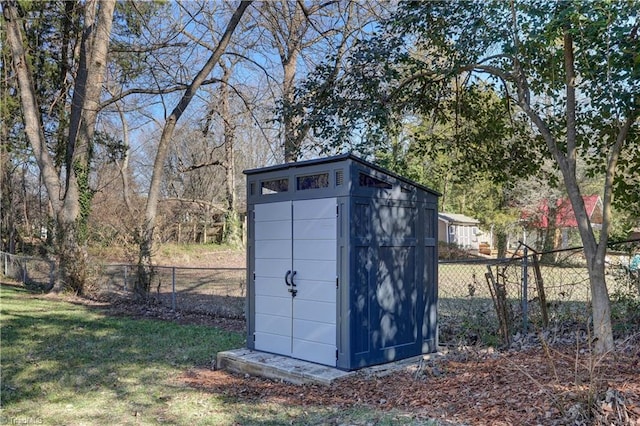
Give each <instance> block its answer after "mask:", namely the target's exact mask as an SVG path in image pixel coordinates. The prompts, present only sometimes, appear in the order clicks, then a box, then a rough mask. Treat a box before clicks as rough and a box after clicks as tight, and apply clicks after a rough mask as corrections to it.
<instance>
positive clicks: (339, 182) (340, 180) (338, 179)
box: [336, 170, 344, 186]
mask: <svg viewBox="0 0 640 426" xmlns="http://www.w3.org/2000/svg"><path fill="white" fill-rule="evenodd" d="M343 184H344V171H342V170H336V186H342V185H343Z"/></svg>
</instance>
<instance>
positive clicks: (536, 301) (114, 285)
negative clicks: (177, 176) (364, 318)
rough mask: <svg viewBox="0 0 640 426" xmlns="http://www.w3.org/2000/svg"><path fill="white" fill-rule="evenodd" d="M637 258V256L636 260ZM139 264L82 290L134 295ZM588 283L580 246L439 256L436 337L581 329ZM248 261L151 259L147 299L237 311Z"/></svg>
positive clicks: (36, 262)
mask: <svg viewBox="0 0 640 426" xmlns="http://www.w3.org/2000/svg"><path fill="white" fill-rule="evenodd" d="M639 248H640V242H639V241H633V242H627V243H624V244H619V245H616V246H612V248H611V250H609V252H608V254H607V264H606V282H607V287H608V290H609V294H610V295H611V300H612V319H613V322H614V332H616V333H618V334H620V335H624V334H625V333H628V332H629V331H633V330H634V327H635V328H637V327H638V325H640V278H639V274H640V271H639V269H640V254H638V253H639ZM2 260H3V273H4V275H5V277H8V278H11V279H13V280H15V281H18V282H21V283H22V284H23V285H24V286H25V287H28V288H30V289H32V290H36V291H48V290H50V289H51V288H52V287H53V283H54V277H55V264H54V263H53V262H52V261H49V260H43V259H40V258H35V257H24V256H16V255H10V254H7V253H2ZM634 261H637V263H636V264H634ZM136 271H137V267H136V265H131V264H110V265H97V266H96V265H94V273H93V277H94V279H93V280H92V282H91V284H89V285H88V288H87V291H88V292H89V293H90V294H92V295H97V296H98V297H104V298H109V299H111V300H114V299H118V298H120V299H123V300H133V299H134V284H135V280H136ZM590 293H591V292H590V286H589V276H588V272H587V268H586V262H585V259H584V254H583V251H582V249H581V248H576V249H569V250H560V251H554V252H548V253H536V252H532V251H531V250H528V248H527V247H525V246H521V247H520V248H519V250H518V251H517V252H516V254H515V255H514V256H512V257H510V258H507V259H474V260H456V261H440V262H439V271H438V299H439V300H438V321H439V342H440V344H445V345H456V346H459V345H473V344H489V345H496V346H502V345H509V344H510V343H511V340H512V338H513V337H514V336H517V335H523V334H526V333H529V332H532V331H538V330H542V329H544V330H551V332H553V333H566V332H576V331H579V332H583V333H585V332H586V329H587V327H588V324H589V318H590V315H591V309H590ZM245 296H246V270H245V268H185V267H175V266H155V267H154V273H153V282H152V284H151V289H150V294H149V300H150V302H151V303H154V304H157V305H160V306H162V307H164V308H167V309H171V310H174V311H179V312H183V313H199V314H206V315H214V316H222V317H227V318H238V319H242V318H244V315H245Z"/></svg>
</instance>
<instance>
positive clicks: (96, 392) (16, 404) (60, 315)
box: [0, 286, 433, 426]
mask: <svg viewBox="0 0 640 426" xmlns="http://www.w3.org/2000/svg"><path fill="white" fill-rule="evenodd" d="M0 325H1V333H2V334H1V342H0V343H1V346H0V351H1V352H0V355H1V360H0V361H1V364H0V365H1V373H2V377H1V378H2V380H1V388H0V390H1V394H0V401H1V409H0V424H43V425H97V424H100V425H134V424H135V425H156V424H170V425H189V426H193V425H236V424H240V425H255V424H260V425H279V424H296V425H306V424H376V425H395V424H433V423H429V422H428V421H427V422H418V423H415V422H416V420H414V419H413V418H412V417H413V416H411V415H410V414H409V413H402V412H395V411H391V412H381V411H377V410H372V409H369V408H363V407H356V408H350V409H342V408H340V409H339V408H337V407H323V406H314V407H308V406H305V407H300V406H295V405H281V404H277V403H274V402H268V401H264V402H256V401H255V400H248V401H243V400H237V399H230V398H228V397H226V396H224V395H223V394H217V393H215V392H212V391H207V390H203V389H195V388H192V387H189V386H186V385H185V384H184V383H183V382H182V381H181V380H180V376H182V375H184V374H185V372H186V371H188V370H189V369H191V368H193V367H209V366H211V363H212V361H213V359H214V358H215V355H216V353H217V352H218V351H221V350H227V349H231V348H238V347H242V346H244V341H243V339H244V336H243V335H242V334H238V333H231V332H224V331H220V330H218V329H215V328H213V327H207V326H186V325H178V324H174V323H171V322H165V321H156V320H136V319H129V318H122V317H110V316H108V315H105V314H104V313H103V312H101V311H99V310H95V309H90V308H87V307H85V306H81V305H77V304H72V303H68V302H61V301H59V300H55V299H52V298H46V297H42V296H37V295H33V294H30V293H28V292H27V291H26V290H24V289H20V288H16V287H8V286H0Z"/></svg>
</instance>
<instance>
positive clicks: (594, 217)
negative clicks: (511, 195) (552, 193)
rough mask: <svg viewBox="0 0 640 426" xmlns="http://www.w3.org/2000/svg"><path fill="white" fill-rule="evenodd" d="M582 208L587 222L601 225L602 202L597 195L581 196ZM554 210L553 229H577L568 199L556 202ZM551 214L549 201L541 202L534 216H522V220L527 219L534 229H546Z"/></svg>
mask: <svg viewBox="0 0 640 426" xmlns="http://www.w3.org/2000/svg"><path fill="white" fill-rule="evenodd" d="M582 200H583V201H584V207H585V209H586V211H587V215H588V217H589V220H590V221H591V223H593V224H601V223H602V200H601V199H600V196H599V195H587V196H583V197H582ZM555 204H556V209H555V227H556V228H577V227H578V222H577V220H576V215H575V213H574V212H573V207H572V206H571V202H570V201H569V199H568V198H562V199H558V200H556V203H555ZM552 214H553V213H550V212H549V200H546V199H545V200H542V201H541V203H540V207H538V211H537V212H536V214H535V215H533V216H531V217H530V218H527V216H528V215H526V214H523V219H525V220H526V219H529V222H530V223H531V224H532V225H533V226H535V227H536V228H543V229H544V228H548V227H549V220H550V216H551V215H552Z"/></svg>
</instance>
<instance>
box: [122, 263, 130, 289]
mask: <svg viewBox="0 0 640 426" xmlns="http://www.w3.org/2000/svg"><path fill="white" fill-rule="evenodd" d="M128 270H129V265H124V283H122V284H123V285H122V291H127V271H128Z"/></svg>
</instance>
